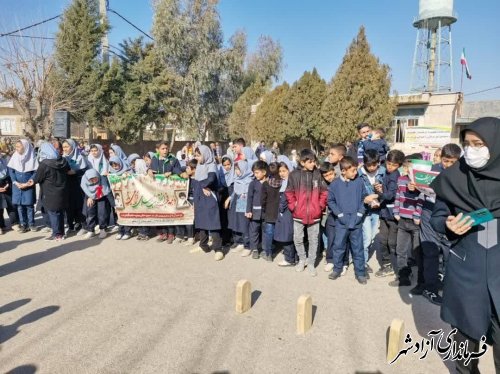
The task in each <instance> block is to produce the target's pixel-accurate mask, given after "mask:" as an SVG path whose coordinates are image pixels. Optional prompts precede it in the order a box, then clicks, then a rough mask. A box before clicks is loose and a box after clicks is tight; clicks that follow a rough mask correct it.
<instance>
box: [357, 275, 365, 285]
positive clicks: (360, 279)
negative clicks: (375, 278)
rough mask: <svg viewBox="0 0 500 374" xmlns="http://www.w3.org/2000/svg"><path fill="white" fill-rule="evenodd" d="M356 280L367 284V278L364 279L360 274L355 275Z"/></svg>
mask: <svg viewBox="0 0 500 374" xmlns="http://www.w3.org/2000/svg"><path fill="white" fill-rule="evenodd" d="M356 280H357V281H358V283H359V284H363V285H364V284H367V283H368V282H367V280H366V277H364V276H362V275H360V276H359V277H356Z"/></svg>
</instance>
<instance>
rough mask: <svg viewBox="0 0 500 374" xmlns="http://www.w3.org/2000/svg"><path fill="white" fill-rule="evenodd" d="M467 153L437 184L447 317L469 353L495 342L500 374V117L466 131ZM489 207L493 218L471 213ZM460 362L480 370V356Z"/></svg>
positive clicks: (436, 223) (436, 220) (435, 218)
mask: <svg viewBox="0 0 500 374" xmlns="http://www.w3.org/2000/svg"><path fill="white" fill-rule="evenodd" d="M460 137H461V140H462V142H463V144H464V157H462V158H461V159H460V160H459V161H458V162H457V163H456V164H455V165H453V166H452V167H450V168H448V169H446V170H445V171H444V172H442V173H441V174H440V175H439V176H438V177H437V178H436V179H435V181H434V182H433V183H432V184H431V187H432V188H434V191H435V192H436V195H437V200H436V204H435V207H434V210H433V213H432V218H431V224H432V226H433V228H434V229H435V230H436V231H438V232H441V233H443V234H446V235H447V237H448V239H450V240H451V242H452V245H451V250H450V256H449V260H448V263H447V268H446V276H445V280H444V289H443V303H442V307H441V318H442V319H443V320H444V321H446V322H448V323H449V324H451V326H452V327H454V328H457V329H458V332H457V333H456V335H455V341H456V342H457V345H458V344H460V342H465V341H466V340H468V351H469V352H481V351H482V349H483V342H481V343H480V342H479V341H480V340H481V338H482V336H485V337H486V342H487V343H488V344H492V345H493V355H494V359H495V368H496V372H497V373H500V324H499V321H498V312H499V311H500V271H499V267H500V235H499V234H500V220H499V218H500V120H499V119H497V118H481V119H479V120H477V121H474V122H473V123H472V124H471V125H470V126H467V127H466V128H465V129H464V130H463V131H462V132H461V133H460ZM483 208H486V209H487V210H488V211H489V212H490V213H491V214H492V216H493V217H492V218H493V219H492V220H490V221H489V222H484V223H481V224H477V223H479V222H476V224H474V222H473V221H474V220H473V219H471V218H470V217H468V216H465V217H464V215H466V214H467V213H471V212H473V211H476V210H479V209H483ZM465 364H466V362H465V361H464V360H460V361H457V362H456V365H457V371H458V372H460V373H468V372H472V373H476V372H479V371H478V369H477V365H478V360H473V361H471V362H470V363H468V365H467V366H466V365H465Z"/></svg>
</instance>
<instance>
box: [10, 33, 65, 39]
mask: <svg viewBox="0 0 500 374" xmlns="http://www.w3.org/2000/svg"><path fill="white" fill-rule="evenodd" d="M5 36H9V37H11V38H12V37H16V38H29V39H43V40H56V38H52V37H49V36H33V35H16V34H13V35H5Z"/></svg>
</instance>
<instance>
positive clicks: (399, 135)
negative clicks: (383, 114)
mask: <svg viewBox="0 0 500 374" xmlns="http://www.w3.org/2000/svg"><path fill="white" fill-rule="evenodd" d="M417 126H418V118H405V117H400V118H397V117H396V118H395V119H394V120H393V121H392V127H393V128H394V142H396V143H404V142H405V132H406V129H407V128H408V127H417Z"/></svg>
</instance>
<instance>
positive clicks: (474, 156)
mask: <svg viewBox="0 0 500 374" xmlns="http://www.w3.org/2000/svg"><path fill="white" fill-rule="evenodd" d="M464 158H465V162H466V163H467V165H469V166H470V167H471V168H474V169H479V168H482V167H483V166H484V165H486V164H487V163H488V160H489V159H490V150H489V149H488V147H480V148H476V147H471V146H466V147H465V148H464Z"/></svg>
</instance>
